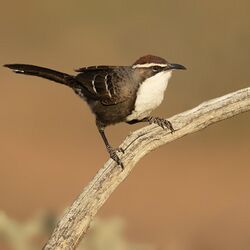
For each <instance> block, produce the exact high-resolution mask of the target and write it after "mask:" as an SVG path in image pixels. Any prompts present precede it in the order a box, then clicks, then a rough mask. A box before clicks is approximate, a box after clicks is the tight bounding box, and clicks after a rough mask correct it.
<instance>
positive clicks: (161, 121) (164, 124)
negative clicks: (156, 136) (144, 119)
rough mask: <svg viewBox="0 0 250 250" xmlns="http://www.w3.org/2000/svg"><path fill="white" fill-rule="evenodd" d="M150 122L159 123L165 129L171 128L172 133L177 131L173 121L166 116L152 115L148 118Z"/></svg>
mask: <svg viewBox="0 0 250 250" xmlns="http://www.w3.org/2000/svg"><path fill="white" fill-rule="evenodd" d="M148 122H149V123H150V124H152V123H154V124H157V125H158V126H160V127H162V128H163V129H165V128H167V129H169V130H170V132H171V134H173V133H174V132H175V129H174V128H173V125H172V123H171V122H170V121H168V120H166V119H164V118H161V117H152V116H151V117H149V118H148Z"/></svg>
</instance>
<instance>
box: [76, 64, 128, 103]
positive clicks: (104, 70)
mask: <svg viewBox="0 0 250 250" xmlns="http://www.w3.org/2000/svg"><path fill="white" fill-rule="evenodd" d="M116 68H117V67H115V66H91V67H86V68H81V69H78V70H76V71H77V72H81V73H80V74H78V75H77V76H76V77H75V78H76V80H77V81H78V82H79V83H80V84H82V85H83V87H84V88H86V89H87V90H88V92H89V93H90V94H91V97H90V98H92V99H96V100H99V101H100V102H101V103H102V104H104V105H114V104H117V103H120V102H123V101H124V98H121V96H120V95H119V93H120V87H119V86H121V84H119V82H121V81H122V78H121V76H119V74H118V72H117V71H116V70H115V69H116ZM83 92H84V90H83Z"/></svg>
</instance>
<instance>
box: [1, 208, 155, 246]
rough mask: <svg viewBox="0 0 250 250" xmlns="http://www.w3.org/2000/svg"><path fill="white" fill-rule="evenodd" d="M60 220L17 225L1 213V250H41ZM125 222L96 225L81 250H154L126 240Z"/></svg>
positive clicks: (46, 217) (41, 217) (43, 217)
mask: <svg viewBox="0 0 250 250" xmlns="http://www.w3.org/2000/svg"><path fill="white" fill-rule="evenodd" d="M56 219H57V217H56V216H55V215H53V214H49V213H44V212H43V213H39V214H37V215H36V216H33V217H32V218H30V219H28V220H26V221H22V222H21V221H17V220H15V219H13V218H11V217H9V216H8V215H6V213H5V212H3V211H0V249H1V250H5V249H11V250H36V249H41V248H42V246H43V245H44V243H45V242H46V240H47V239H48V237H49V235H50V234H51V233H52V230H53V228H54V226H55V224H56V223H55V222H56ZM124 229H125V222H124V220H122V219H121V218H118V217H117V218H109V219H100V218H97V219H95V220H94V221H93V223H92V225H91V228H90V230H89V233H88V234H87V237H86V238H85V239H83V240H82V242H81V244H80V245H79V247H78V248H77V249H79V250H153V249H154V248H153V247H151V246H149V245H145V244H136V243H133V242H130V241H128V240H127V239H126V237H125V230H124Z"/></svg>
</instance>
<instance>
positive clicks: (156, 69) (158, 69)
mask: <svg viewBox="0 0 250 250" xmlns="http://www.w3.org/2000/svg"><path fill="white" fill-rule="evenodd" d="M152 70H153V72H159V71H161V67H160V66H153V67H152Z"/></svg>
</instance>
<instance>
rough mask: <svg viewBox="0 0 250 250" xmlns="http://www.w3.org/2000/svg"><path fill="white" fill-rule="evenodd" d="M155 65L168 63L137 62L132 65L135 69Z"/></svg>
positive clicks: (160, 65)
mask: <svg viewBox="0 0 250 250" xmlns="http://www.w3.org/2000/svg"><path fill="white" fill-rule="evenodd" d="M153 66H159V67H166V66H168V64H163V63H144V64H135V65H133V66H132V68H133V69H136V68H150V67H153Z"/></svg>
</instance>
